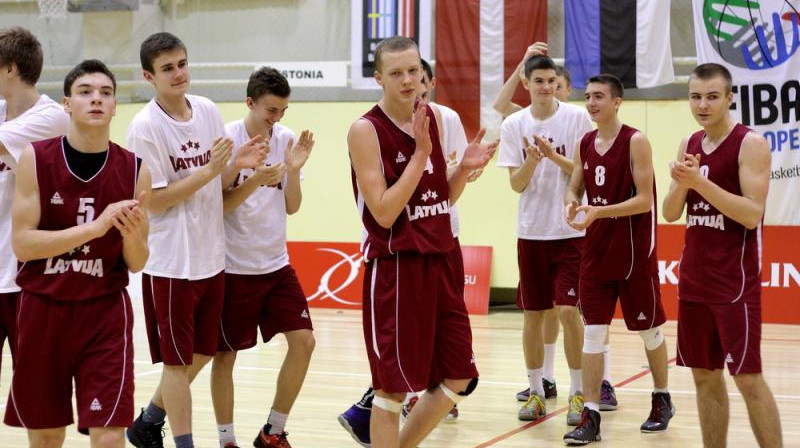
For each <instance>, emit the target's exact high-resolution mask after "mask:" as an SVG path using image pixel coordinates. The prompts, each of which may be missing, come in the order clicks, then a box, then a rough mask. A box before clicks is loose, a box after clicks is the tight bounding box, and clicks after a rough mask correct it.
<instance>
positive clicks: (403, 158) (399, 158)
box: [394, 151, 407, 163]
mask: <svg viewBox="0 0 800 448" xmlns="http://www.w3.org/2000/svg"><path fill="white" fill-rule="evenodd" d="M406 160H407V159H406V156H404V155H403V153H402V152H400V151H397V158H395V159H394V162H395V163H404V162H405V161H406Z"/></svg>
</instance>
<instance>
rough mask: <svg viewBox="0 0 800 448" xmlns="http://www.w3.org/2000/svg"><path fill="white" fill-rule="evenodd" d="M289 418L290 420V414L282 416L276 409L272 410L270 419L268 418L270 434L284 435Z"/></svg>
mask: <svg viewBox="0 0 800 448" xmlns="http://www.w3.org/2000/svg"><path fill="white" fill-rule="evenodd" d="M287 418H289V414H281V413H280V412H278V411H276V410H275V409H270V411H269V418H267V424H268V425H269V433H270V434H280V433H282V432H283V428H285V427H286V419H287Z"/></svg>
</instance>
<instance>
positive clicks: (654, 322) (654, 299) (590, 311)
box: [579, 273, 667, 331]
mask: <svg viewBox="0 0 800 448" xmlns="http://www.w3.org/2000/svg"><path fill="white" fill-rule="evenodd" d="M580 283H581V287H580V290H579V294H580V307H581V311H582V312H583V320H584V322H585V323H586V325H608V324H610V323H611V319H613V318H614V311H615V309H616V307H617V297H619V304H620V307H621V308H622V315H623V317H624V318H625V325H626V326H627V327H628V330H631V331H642V330H649V329H651V328H654V327H657V326H659V325H661V324H663V323H664V322H666V320H667V318H666V315H665V314H664V307H663V306H662V305H661V289H660V288H659V285H658V273H654V274H653V275H650V276H642V277H633V278H629V279H627V280H592V279H589V278H587V276H585V275H584V276H581V280H580Z"/></svg>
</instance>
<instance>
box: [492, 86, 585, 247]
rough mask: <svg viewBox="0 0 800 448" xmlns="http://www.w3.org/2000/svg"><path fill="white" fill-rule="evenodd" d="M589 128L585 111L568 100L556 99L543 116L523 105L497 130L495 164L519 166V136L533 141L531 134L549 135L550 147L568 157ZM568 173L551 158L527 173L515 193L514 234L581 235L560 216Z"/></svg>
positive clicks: (522, 147) (536, 237)
mask: <svg viewBox="0 0 800 448" xmlns="http://www.w3.org/2000/svg"><path fill="white" fill-rule="evenodd" d="M591 130H592V123H591V121H590V118H589V113H588V112H586V110H585V109H583V108H580V107H578V106H574V105H572V104H569V103H562V102H559V103H558V110H556V113H555V114H553V115H552V116H551V117H550V118H548V119H546V120H537V119H535V118H533V115H531V108H530V106H529V107H526V108H524V109H522V110H520V111H518V112H515V113H513V114H511V115H509V116H508V117H506V119H505V121H503V125H502V127H501V130H500V155H499V156H498V159H497V166H498V167H520V166H522V164H523V162H524V160H525V159H524V153H525V145H524V143H523V140H522V139H523V137H527V138H528V141H529V142H531V143H533V135H534V134H540V135H543V136H544V137H547V138H548V139H551V143H550V144H551V145H552V147H553V148H554V149H556V150H557V151H558V152H560V153H561V154H562V155H565V156H566V157H567V158H569V159H572V158H573V156H574V153H575V145H576V144H577V143H578V141H579V140H580V138H581V137H583V135H584V134H585V133H587V132H589V131H591ZM569 178H570V176H569V174H567V173H566V172H564V170H562V169H561V168H560V167H559V166H558V165H556V163H555V162H553V161H552V160H550V159H548V158H544V159H542V161H541V162H539V165H538V166H537V167H536V170H535V171H534V172H533V175H532V176H531V180H530V183H528V186H527V187H525V190H524V191H523V192H522V194H520V197H519V214H518V216H517V221H518V222H517V236H518V237H519V238H521V239H526V240H560V239H566V238H574V237H579V236H583V235H584V232H580V231H577V230H575V229H573V228H572V227H570V226H569V225H568V224H567V222H566V220H565V219H564V195H565V194H566V192H567V187H568V185H569Z"/></svg>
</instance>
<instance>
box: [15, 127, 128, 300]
mask: <svg viewBox="0 0 800 448" xmlns="http://www.w3.org/2000/svg"><path fill="white" fill-rule="evenodd" d="M64 138H66V137H56V138H53V139H49V140H43V141H41V142H36V143H33V149H34V160H35V164H36V179H37V183H38V186H39V204H40V207H41V216H40V219H39V226H38V228H39V229H40V230H62V229H67V228H70V227H73V226H76V225H80V224H83V223H85V222H91V221H93V220H94V219H95V218H97V217H99V216H100V214H101V213H102V212H103V210H104V209H105V208H106V207H107V206H108V205H109V204H112V203H115V202H119V201H122V200H126V199H133V198H134V192H135V191H136V190H135V187H136V179H137V177H138V164H137V162H136V157H135V156H134V155H133V153H131V152H129V151H127V150H125V149H123V148H122V147H120V146H118V145H116V144H115V143H112V142H109V144H108V151H107V152H106V160H105V163H104V164H103V166H102V168H100V170H99V171H98V172H97V173H96V174H95V175H94V176H93V177H92V178H91V179H89V180H86V181H84V180H82V179H81V178H79V177H78V176H77V175H75V174H74V173H73V172H72V171H71V170H70V168H69V166H68V165H67V160H66V154H65V153H64V146H63V139H64ZM17 284H18V285H19V286H20V287H21V288H22V289H23V290H24V291H30V292H32V293H36V294H42V295H47V296H50V297H51V298H52V299H53V300H64V301H74V300H86V299H91V298H93V297H99V296H103V295H105V294H109V293H112V292H116V291H119V290H121V289H123V288H125V286H127V285H128V267H127V266H126V265H125V261H124V259H123V257H122V236H121V235H120V233H119V231H117V229H115V228H114V227H112V228H111V229H110V230H109V231H108V232H106V234H105V235H103V236H102V237H100V238H95V239H93V240H91V241H88V242H87V243H85V244H82V245H80V246H78V247H75V248H73V249H71V250H69V251H68V252H65V253H63V254H61V255H58V256H54V257H51V258H47V259H39V260H31V261H28V262H26V263H21V266H20V269H19V273H18V274H17Z"/></svg>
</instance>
